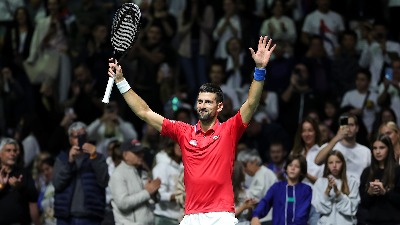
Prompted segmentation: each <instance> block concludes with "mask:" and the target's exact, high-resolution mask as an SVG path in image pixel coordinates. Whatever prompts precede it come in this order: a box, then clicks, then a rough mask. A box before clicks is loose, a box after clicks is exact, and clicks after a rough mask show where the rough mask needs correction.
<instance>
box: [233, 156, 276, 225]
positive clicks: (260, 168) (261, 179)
mask: <svg viewBox="0 0 400 225" xmlns="http://www.w3.org/2000/svg"><path fill="white" fill-rule="evenodd" d="M237 160H238V161H239V162H241V163H242V164H243V168H244V171H245V173H246V174H247V175H249V176H250V177H252V179H251V183H250V186H249V187H248V188H247V190H246V192H247V195H248V197H249V198H251V199H254V200H256V201H257V202H258V201H260V200H261V199H262V198H263V197H264V196H265V195H266V194H267V191H268V190H269V189H270V188H271V186H272V185H273V184H274V183H275V182H276V181H277V177H276V176H275V174H274V172H272V170H270V169H268V168H267V167H266V166H264V165H263V164H262V161H261V158H260V156H259V155H258V152H257V150H246V151H241V152H239V154H238V156H237ZM271 220H272V212H270V213H269V214H267V215H266V216H265V217H261V218H260V221H261V222H263V223H264V222H265V223H268V222H270V221H271Z"/></svg>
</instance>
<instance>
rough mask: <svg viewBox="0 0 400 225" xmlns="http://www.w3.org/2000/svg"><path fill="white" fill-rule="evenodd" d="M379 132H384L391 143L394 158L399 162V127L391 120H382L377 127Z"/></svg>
mask: <svg viewBox="0 0 400 225" xmlns="http://www.w3.org/2000/svg"><path fill="white" fill-rule="evenodd" d="M379 134H385V135H386V136H388V137H389V138H390V140H391V141H392V145H393V153H394V159H395V160H396V162H398V163H399V164H400V128H399V127H398V126H397V124H396V123H395V122H393V121H388V122H384V123H382V124H381V126H380V127H379Z"/></svg>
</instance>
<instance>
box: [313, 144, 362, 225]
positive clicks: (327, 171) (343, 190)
mask: <svg viewBox="0 0 400 225" xmlns="http://www.w3.org/2000/svg"><path fill="white" fill-rule="evenodd" d="M358 186H359V182H358V178H356V177H354V176H350V177H347V175H346V161H345V159H344V157H343V154H342V153H341V152H339V151H336V150H334V151H331V152H330V153H329V154H328V157H327V158H326V161H325V168H324V174H323V177H321V178H318V180H317V181H316V182H315V184H314V188H313V198H312V205H313V206H314V207H315V209H316V211H317V212H318V213H320V215H321V217H320V219H319V220H318V224H321V225H322V224H341V225H353V224H357V219H356V213H357V209H358V204H359V203H360V195H359V191H358Z"/></svg>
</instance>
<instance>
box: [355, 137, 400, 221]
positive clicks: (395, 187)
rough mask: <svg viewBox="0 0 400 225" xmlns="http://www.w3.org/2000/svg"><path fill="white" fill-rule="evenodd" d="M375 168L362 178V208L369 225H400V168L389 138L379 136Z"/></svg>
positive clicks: (373, 161)
mask: <svg viewBox="0 0 400 225" xmlns="http://www.w3.org/2000/svg"><path fill="white" fill-rule="evenodd" d="M372 154H373V155H372V159H371V166H369V167H367V168H365V169H364V171H363V173H362V175H361V182H360V195H361V206H362V207H363V208H365V209H366V210H367V213H366V222H367V224H368V225H370V224H371V225H374V224H400V213H399V212H400V204H399V202H400V189H399V184H400V183H399V182H400V167H399V166H398V164H397V163H396V161H395V159H394V152H393V145H392V142H391V140H390V138H389V137H388V136H387V135H382V134H381V135H379V136H378V138H377V139H375V141H374V143H373V148H372Z"/></svg>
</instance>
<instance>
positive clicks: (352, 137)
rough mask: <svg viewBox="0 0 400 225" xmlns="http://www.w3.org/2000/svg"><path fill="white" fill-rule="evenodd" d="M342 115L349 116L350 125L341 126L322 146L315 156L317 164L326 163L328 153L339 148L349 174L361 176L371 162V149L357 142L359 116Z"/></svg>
mask: <svg viewBox="0 0 400 225" xmlns="http://www.w3.org/2000/svg"><path fill="white" fill-rule="evenodd" d="M342 116H343V117H344V118H347V121H348V125H344V126H340V128H339V130H338V131H337V134H336V135H335V137H333V138H332V140H331V141H330V142H328V143H325V144H323V145H322V146H321V147H320V149H321V150H320V151H319V153H318V155H317V156H316V157H315V164H317V165H322V164H324V162H325V160H326V157H327V156H328V153H329V152H330V151H332V150H338V151H340V152H341V153H342V154H343V155H344V157H345V160H346V167H347V170H346V172H347V175H348V176H350V175H353V176H354V177H356V178H360V176H361V173H362V171H363V170H364V168H366V167H368V166H369V165H370V164H371V151H370V150H369V149H368V148H367V147H365V146H364V145H361V144H359V143H357V140H356V135H357V132H358V119H357V117H356V116H354V115H352V114H343V115H341V117H342ZM325 166H326V165H325Z"/></svg>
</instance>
